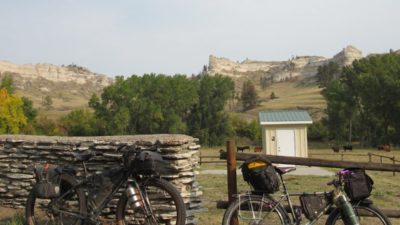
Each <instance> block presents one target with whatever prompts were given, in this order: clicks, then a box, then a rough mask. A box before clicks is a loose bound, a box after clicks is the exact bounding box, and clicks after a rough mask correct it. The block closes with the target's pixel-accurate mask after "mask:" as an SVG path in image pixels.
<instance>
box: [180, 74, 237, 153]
mask: <svg viewBox="0 0 400 225" xmlns="http://www.w3.org/2000/svg"><path fill="white" fill-rule="evenodd" d="M233 94H234V82H233V81H232V80H231V79H230V78H228V77H224V76H221V75H215V76H210V75H204V76H201V77H200V78H199V80H198V91H197V96H198V102H197V103H196V104H194V105H193V107H192V110H191V115H190V119H189V122H188V126H189V134H191V135H193V136H195V137H198V138H199V139H200V141H201V143H202V144H204V145H209V146H213V145H221V144H223V143H224V142H225V140H226V137H227V136H229V134H230V124H229V119H228V116H227V114H226V113H225V111H224V107H225V105H226V103H227V101H228V100H229V99H230V98H232V96H233Z"/></svg>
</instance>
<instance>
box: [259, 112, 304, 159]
mask: <svg viewBox="0 0 400 225" xmlns="http://www.w3.org/2000/svg"><path fill="white" fill-rule="evenodd" d="M259 120H260V125H261V129H262V142H263V153H264V154H268V155H281V156H295V157H308V143H307V125H309V124H312V119H311V117H310V115H309V114H308V112H307V111H305V110H279V111H263V112H260V113H259Z"/></svg>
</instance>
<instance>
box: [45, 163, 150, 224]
mask: <svg viewBox="0 0 400 225" xmlns="http://www.w3.org/2000/svg"><path fill="white" fill-rule="evenodd" d="M82 163H83V165H84V166H83V167H84V178H83V179H81V180H78V183H77V184H76V185H74V186H72V187H71V188H70V189H69V190H67V191H66V192H65V193H63V194H62V195H60V196H59V197H57V198H55V199H53V200H52V201H51V203H50V204H49V205H50V206H53V205H54V204H55V203H56V202H58V201H60V200H61V199H63V198H64V197H65V196H67V195H68V194H70V193H72V191H73V190H74V189H76V188H79V187H82V188H83V189H84V190H85V192H87V191H88V190H89V188H88V186H89V185H90V183H91V180H90V178H91V177H92V176H93V175H91V176H87V170H86V165H85V163H84V162H82ZM121 172H123V173H124V174H123V176H122V177H121V179H120V180H118V182H117V185H115V186H114V187H113V189H112V191H111V192H110V194H108V195H107V197H106V198H105V200H104V201H103V202H102V203H101V205H100V206H99V207H98V208H95V209H92V210H91V211H88V213H87V214H82V213H78V212H71V211H69V210H68V209H60V208H55V209H53V210H54V211H55V212H60V213H65V214H68V215H71V216H74V217H76V218H79V219H82V220H88V219H89V220H93V221H96V219H97V218H98V217H99V216H100V215H101V212H102V211H103V209H104V208H105V207H106V206H107V204H108V203H109V202H110V201H111V200H112V199H113V196H114V195H115V194H116V193H117V192H118V190H119V189H120V188H121V187H123V186H124V185H125V184H126V183H128V182H129V183H131V184H133V186H135V187H136V188H138V190H141V188H139V184H138V180H137V179H138V177H133V176H132V175H133V174H132V172H130V171H128V170H123V171H121ZM149 178H150V177H149ZM128 179H129V181H128ZM139 194H140V195H141V197H142V199H143V200H144V209H145V212H146V216H151V215H152V211H151V208H150V207H149V204H150V203H149V199H148V197H147V196H144V193H143V192H142V191H139ZM88 210H89V209H88Z"/></svg>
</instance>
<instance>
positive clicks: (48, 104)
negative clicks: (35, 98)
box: [42, 95, 53, 110]
mask: <svg viewBox="0 0 400 225" xmlns="http://www.w3.org/2000/svg"><path fill="white" fill-rule="evenodd" d="M42 105H43V106H44V107H46V109H47V110H48V109H50V108H51V106H52V105H53V98H52V97H51V96H49V95H46V97H44V98H43V100H42Z"/></svg>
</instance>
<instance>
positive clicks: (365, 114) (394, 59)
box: [323, 54, 400, 145]
mask: <svg viewBox="0 0 400 225" xmlns="http://www.w3.org/2000/svg"><path fill="white" fill-rule="evenodd" d="M323 95H324V96H325V98H326V99H327V114H328V118H327V121H326V123H327V127H328V130H329V132H330V134H331V136H334V137H333V138H335V139H340V138H341V139H347V140H348V141H349V142H350V141H351V140H352V138H353V137H356V138H358V139H359V140H360V141H361V143H362V144H364V145H377V144H382V143H388V142H392V143H398V140H397V139H398V138H396V134H399V133H400V126H399V125H400V119H399V117H398V116H397V115H399V113H400V97H399V96H400V56H399V55H396V54H385V55H377V56H371V57H367V58H364V59H361V60H359V61H354V62H353V64H352V65H351V66H348V67H344V68H343V69H342V74H341V78H340V79H338V80H333V81H331V82H329V83H328V85H327V86H326V88H325V89H324V90H323ZM346 133H347V134H346ZM346 136H347V137H346Z"/></svg>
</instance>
